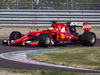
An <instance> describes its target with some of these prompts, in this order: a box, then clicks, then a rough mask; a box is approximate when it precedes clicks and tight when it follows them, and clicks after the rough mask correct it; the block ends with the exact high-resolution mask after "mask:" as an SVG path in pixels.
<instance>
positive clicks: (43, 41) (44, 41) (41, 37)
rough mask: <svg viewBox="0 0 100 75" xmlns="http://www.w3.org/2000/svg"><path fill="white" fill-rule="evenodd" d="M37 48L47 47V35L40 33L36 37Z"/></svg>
mask: <svg viewBox="0 0 100 75" xmlns="http://www.w3.org/2000/svg"><path fill="white" fill-rule="evenodd" d="M38 41H39V46H42V47H48V46H49V45H50V41H51V40H50V36H49V34H48V33H41V34H40V35H39V37H38Z"/></svg>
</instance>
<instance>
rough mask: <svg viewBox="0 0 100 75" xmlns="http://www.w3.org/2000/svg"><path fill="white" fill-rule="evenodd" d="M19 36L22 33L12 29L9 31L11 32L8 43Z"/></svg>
mask: <svg viewBox="0 0 100 75" xmlns="http://www.w3.org/2000/svg"><path fill="white" fill-rule="evenodd" d="M21 37H22V34H21V33H20V32H18V31H13V32H11V34H10V37H9V41H10V43H11V41H12V40H16V39H18V38H21Z"/></svg>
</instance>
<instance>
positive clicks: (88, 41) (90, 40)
mask: <svg viewBox="0 0 100 75" xmlns="http://www.w3.org/2000/svg"><path fill="white" fill-rule="evenodd" d="M81 38H82V39H81V40H82V43H83V45H85V46H94V45H95V43H96V35H95V33H93V32H84V33H83V35H82V37H81Z"/></svg>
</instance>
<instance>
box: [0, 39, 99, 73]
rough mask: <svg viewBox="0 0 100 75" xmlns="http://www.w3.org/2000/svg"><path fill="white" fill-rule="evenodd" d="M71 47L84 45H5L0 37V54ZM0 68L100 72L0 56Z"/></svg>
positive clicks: (97, 44) (97, 43)
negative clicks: (45, 64) (38, 63)
mask: <svg viewBox="0 0 100 75" xmlns="http://www.w3.org/2000/svg"><path fill="white" fill-rule="evenodd" d="M95 46H100V39H98V40H97V42H96V45H95ZM71 47H85V46H82V45H66V46H49V47H48V48H43V47H33V46H24V47H19V46H6V45H2V39H0V54H1V53H7V52H14V51H24V50H41V49H43V50H44V49H56V48H61V49H62V48H71ZM0 68H10V69H28V70H29V69H31V70H60V71H67V72H80V73H81V72H82V73H100V71H95V70H82V69H71V68H66V69H65V68H57V67H50V66H43V65H35V64H28V63H21V62H16V61H11V60H6V59H3V58H0Z"/></svg>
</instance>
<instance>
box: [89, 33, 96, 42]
mask: <svg viewBox="0 0 100 75" xmlns="http://www.w3.org/2000/svg"><path fill="white" fill-rule="evenodd" d="M90 41H91V43H94V42H95V36H93V35H92V36H91V37H90Z"/></svg>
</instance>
